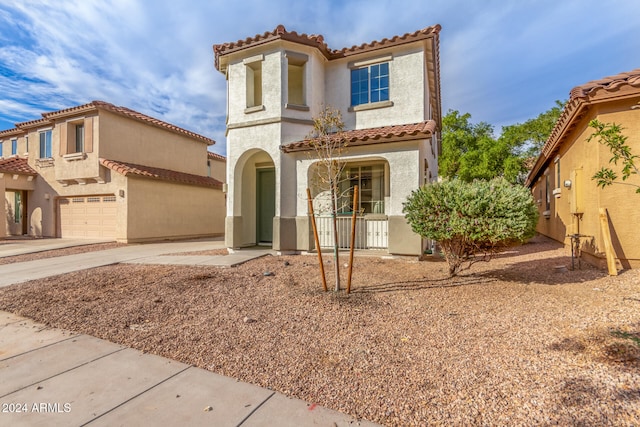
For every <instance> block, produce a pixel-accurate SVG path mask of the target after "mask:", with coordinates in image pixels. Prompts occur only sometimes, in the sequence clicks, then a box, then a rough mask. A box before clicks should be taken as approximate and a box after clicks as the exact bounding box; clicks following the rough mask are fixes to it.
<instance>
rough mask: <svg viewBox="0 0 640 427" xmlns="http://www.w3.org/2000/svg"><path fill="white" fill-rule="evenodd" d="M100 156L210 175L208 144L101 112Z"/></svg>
mask: <svg viewBox="0 0 640 427" xmlns="http://www.w3.org/2000/svg"><path fill="white" fill-rule="evenodd" d="M98 132H99V135H100V147H99V150H98V151H99V156H100V157H102V158H106V159H109V160H119V161H123V162H128V163H134V164H141V165H145V166H152V167H157V168H164V169H170V170H175V171H177V172H185V173H191V174H196V175H204V176H206V175H207V144H205V143H203V142H200V141H194V140H192V139H190V138H188V137H186V136H182V135H180V134H177V133H174V132H171V131H167V130H164V129H161V128H158V127H156V126H153V125H149V124H146V123H143V122H139V121H137V120H132V119H129V118H126V117H122V116H120V115H117V114H114V113H111V112H109V111H104V110H101V111H100V117H99V126H98Z"/></svg>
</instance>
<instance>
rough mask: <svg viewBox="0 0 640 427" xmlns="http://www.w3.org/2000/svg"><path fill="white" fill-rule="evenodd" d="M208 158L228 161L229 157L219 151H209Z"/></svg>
mask: <svg viewBox="0 0 640 427" xmlns="http://www.w3.org/2000/svg"><path fill="white" fill-rule="evenodd" d="M207 158H209V159H213V160H220V161H223V162H226V161H227V158H226V157H225V156H223V155H221V154H218V153H212V152H211V151H207Z"/></svg>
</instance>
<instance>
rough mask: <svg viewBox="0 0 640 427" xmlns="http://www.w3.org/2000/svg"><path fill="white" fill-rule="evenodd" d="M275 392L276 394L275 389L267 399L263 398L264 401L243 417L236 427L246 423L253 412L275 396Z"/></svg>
mask: <svg viewBox="0 0 640 427" xmlns="http://www.w3.org/2000/svg"><path fill="white" fill-rule="evenodd" d="M275 394H276V392H275V391H272V392H271V394H270V395H269V396H267V398H266V399H264V400H263V401H262V402H261V403H260V404H259V405H258V406H256V407H255V408H254V409H253V410H252V411H251V412H249V414H247V416H246V417H244V418H243V419H242V421H240V422H239V423H238V425H237V426H236V427H240V426H241V425H242V424H244V423H245V421H247V420H248V419H249V418H250V417H251V416H252V415H253V414H255V412H256V411H257V410H258V409H260V408H261V407H262V405H264V404H265V403H267V401H268V400H269V399H271V398H272V397H273V396H275Z"/></svg>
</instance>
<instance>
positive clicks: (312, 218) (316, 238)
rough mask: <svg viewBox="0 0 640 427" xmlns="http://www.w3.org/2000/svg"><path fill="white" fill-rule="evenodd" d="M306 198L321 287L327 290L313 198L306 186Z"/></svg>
mask: <svg viewBox="0 0 640 427" xmlns="http://www.w3.org/2000/svg"><path fill="white" fill-rule="evenodd" d="M307 200H308V202H309V215H311V225H312V227H313V237H314V238H315V240H316V250H317V251H318V262H319V263H320V276H322V289H323V290H324V291H325V292H327V290H328V289H327V279H326V277H324V264H323V263H322V250H321V249H320V239H319V238H318V228H317V227H316V216H315V214H314V213H313V199H311V190H309V189H308V188H307Z"/></svg>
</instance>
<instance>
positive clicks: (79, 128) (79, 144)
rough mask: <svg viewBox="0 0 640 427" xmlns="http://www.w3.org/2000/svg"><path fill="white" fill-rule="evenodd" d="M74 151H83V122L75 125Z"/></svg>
mask: <svg viewBox="0 0 640 427" xmlns="http://www.w3.org/2000/svg"><path fill="white" fill-rule="evenodd" d="M74 146H75V152H76V153H82V152H84V124H78V125H76V126H75V141H74Z"/></svg>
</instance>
